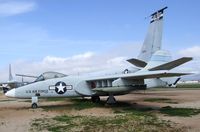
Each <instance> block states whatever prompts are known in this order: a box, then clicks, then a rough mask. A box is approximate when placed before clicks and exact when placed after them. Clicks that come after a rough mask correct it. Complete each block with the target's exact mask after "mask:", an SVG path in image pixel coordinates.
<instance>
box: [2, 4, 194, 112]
mask: <svg viewBox="0 0 200 132" xmlns="http://www.w3.org/2000/svg"><path fill="white" fill-rule="evenodd" d="M166 8H167V7H165V8H163V9H160V10H158V11H156V12H155V13H153V14H151V21H150V26H149V30H148V32H147V36H146V38H145V40H144V43H143V46H142V50H141V52H140V54H139V56H138V58H137V59H135V58H133V59H129V60H127V61H128V62H130V64H132V65H134V66H131V67H130V66H127V67H124V68H116V70H113V69H112V70H107V71H101V72H94V73H88V74H82V75H68V76H63V77H62V76H60V77H58V78H53V79H48V80H45V79H44V77H43V76H41V79H38V80H37V81H35V82H34V83H31V84H28V85H25V86H22V87H18V88H15V89H12V90H10V91H8V92H7V93H6V94H5V95H6V96H8V97H14V98H27V99H30V98H31V99H32V108H37V107H38V98H42V97H91V100H92V101H93V102H99V101H100V96H108V99H107V103H115V102H116V100H115V98H114V96H117V95H123V94H127V93H129V92H131V91H134V90H144V89H146V88H151V87H171V86H175V85H176V83H177V82H178V81H179V79H180V76H182V75H187V74H189V73H180V72H174V71H172V69H173V68H175V67H177V66H180V65H182V64H184V63H186V62H188V61H190V60H192V58H190V57H182V58H180V59H177V60H172V58H171V55H170V53H169V52H167V51H164V50H161V40H162V26H163V13H164V10H165V9H166ZM135 66H136V67H135ZM47 76H48V75H47Z"/></svg>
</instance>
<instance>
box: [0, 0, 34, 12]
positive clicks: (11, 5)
mask: <svg viewBox="0 0 200 132" xmlns="http://www.w3.org/2000/svg"><path fill="white" fill-rule="evenodd" d="M35 8H36V3H35V2H33V1H26V2H25V1H21V2H20V1H3V2H0V16H12V15H17V14H22V13H26V12H29V11H32V10H34V9H35Z"/></svg>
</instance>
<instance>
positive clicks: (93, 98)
mask: <svg viewBox="0 0 200 132" xmlns="http://www.w3.org/2000/svg"><path fill="white" fill-rule="evenodd" d="M91 100H92V102H93V103H99V102H100V97H99V96H92V97H91Z"/></svg>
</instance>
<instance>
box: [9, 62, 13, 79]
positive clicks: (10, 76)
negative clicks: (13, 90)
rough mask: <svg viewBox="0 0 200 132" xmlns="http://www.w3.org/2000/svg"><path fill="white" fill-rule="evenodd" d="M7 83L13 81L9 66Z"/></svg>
mask: <svg viewBox="0 0 200 132" xmlns="http://www.w3.org/2000/svg"><path fill="white" fill-rule="evenodd" d="M8 81H13V76H12V71H11V64H9V77H8Z"/></svg>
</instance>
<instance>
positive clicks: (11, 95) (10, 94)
mask: <svg viewBox="0 0 200 132" xmlns="http://www.w3.org/2000/svg"><path fill="white" fill-rule="evenodd" d="M5 95H6V96H7V97H15V88H14V89H11V90H9V91H8V92H6V94H5Z"/></svg>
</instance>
